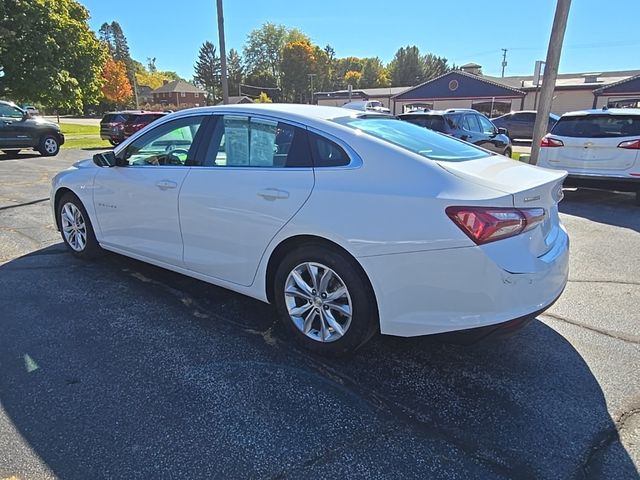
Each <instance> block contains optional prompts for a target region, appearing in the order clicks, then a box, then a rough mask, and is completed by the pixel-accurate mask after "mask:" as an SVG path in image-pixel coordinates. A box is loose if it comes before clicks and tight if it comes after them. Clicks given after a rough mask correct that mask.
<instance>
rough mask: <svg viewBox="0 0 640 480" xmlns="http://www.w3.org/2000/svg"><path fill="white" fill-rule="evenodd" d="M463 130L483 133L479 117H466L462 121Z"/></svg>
mask: <svg viewBox="0 0 640 480" xmlns="http://www.w3.org/2000/svg"><path fill="white" fill-rule="evenodd" d="M462 128H464V129H465V130H467V131H468V132H482V129H481V128H480V124H479V123H478V119H477V115H465V116H464V118H463V119H462Z"/></svg>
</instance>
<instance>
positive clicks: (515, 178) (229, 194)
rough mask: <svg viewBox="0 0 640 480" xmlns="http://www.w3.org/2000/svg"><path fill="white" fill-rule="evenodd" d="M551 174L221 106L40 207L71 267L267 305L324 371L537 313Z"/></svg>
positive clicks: (325, 121)
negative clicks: (101, 267)
mask: <svg viewBox="0 0 640 480" xmlns="http://www.w3.org/2000/svg"><path fill="white" fill-rule="evenodd" d="M163 166H171V168H163ZM565 175H566V174H565V173H564V172H556V171H553V170H548V169H542V168H538V167H534V166H531V165H528V164H524V163H520V162H513V161H511V160H508V159H506V158H505V157H502V156H499V155H493V154H491V153H488V152H487V151H486V150H484V149H481V148H478V147H476V146H474V145H471V144H469V143H466V142H463V141H461V140H458V139H456V138H452V137H448V136H446V135H441V134H438V133H435V132H433V131H430V130H428V129H426V128H420V127H418V126H416V125H412V124H411V123H408V122H403V121H400V120H398V119H396V118H394V117H392V116H389V115H370V114H366V113H364V112H349V111H348V110H345V109H343V108H339V107H318V106H314V105H285V104H255V105H251V104H249V105H224V106H220V107H205V108H199V109H190V110H183V111H180V112H176V113H174V114H172V115H169V116H167V117H165V118H162V119H160V120H158V121H157V122H155V123H154V124H152V125H150V126H149V127H148V128H147V129H146V131H145V132H144V133H142V134H141V135H138V136H136V137H132V138H130V139H128V140H125V141H124V142H123V143H122V144H121V145H119V146H118V147H116V148H115V150H114V151H112V152H106V153H100V154H97V155H95V156H94V159H93V161H91V160H87V161H84V162H82V163H79V164H76V166H75V167H73V168H71V169H68V170H65V171H63V172H61V173H59V174H58V175H56V176H55V178H54V179H53V184H52V190H51V192H52V193H51V205H52V207H53V212H54V214H55V222H56V225H57V227H58V228H59V230H60V231H61V233H62V238H63V240H64V242H65V244H66V246H67V247H68V249H69V251H70V252H71V253H73V254H74V255H76V256H78V257H81V258H91V257H93V256H95V255H97V254H99V252H100V251H101V248H102V249H106V250H111V251H113V252H117V253H120V254H124V255H127V256H131V257H133V258H136V259H138V260H142V261H146V262H149V263H153V264H155V265H158V266H161V267H164V268H168V269H170V270H174V271H177V272H180V273H183V274H186V275H189V276H193V277H195V278H198V279H200V280H204V281H207V282H210V283H213V284H215V285H219V286H222V287H225V288H228V289H231V290H235V291H237V292H240V293H243V294H246V295H249V296H251V297H255V298H257V299H259V300H262V301H266V302H271V303H273V304H275V306H276V309H277V310H278V312H279V313H280V316H281V317H282V320H283V321H284V323H285V325H286V326H287V328H289V329H290V331H291V332H292V334H293V335H294V336H295V337H296V338H297V339H298V340H299V341H300V342H302V343H303V344H304V345H305V346H306V347H308V348H309V349H311V350H313V351H315V352H318V353H322V354H329V355H338V354H343V353H346V352H348V351H352V350H354V349H356V348H358V347H359V346H361V345H363V344H364V343H365V342H366V341H367V340H368V339H369V338H370V337H371V336H372V335H374V334H375V332H377V331H378V330H379V331H381V332H382V333H383V334H389V335H399V336H405V337H408V336H415V335H426V334H435V333H440V332H446V331H454V330H463V329H476V328H481V329H484V330H480V331H481V332H482V333H483V334H487V333H488V332H489V331H491V332H493V331H507V330H510V329H512V328H513V329H516V328H517V327H518V326H519V325H522V324H523V323H526V322H527V321H528V320H529V319H531V318H533V317H534V316H535V315H537V314H539V313H540V312H541V311H543V310H545V309H546V308H548V307H549V306H550V305H551V304H552V303H553V302H554V301H555V300H556V298H557V297H558V296H559V295H560V293H561V292H562V290H563V288H564V287H565V284H566V282H567V273H568V263H567V262H568V255H569V252H568V237H567V233H566V231H565V229H564V228H563V227H562V225H561V224H560V219H559V217H558V207H557V202H558V201H559V199H560V196H561V186H562V181H563V180H564V177H565ZM390 179H392V181H390ZM514 319H515V320H514ZM475 332H476V334H477V333H478V330H475Z"/></svg>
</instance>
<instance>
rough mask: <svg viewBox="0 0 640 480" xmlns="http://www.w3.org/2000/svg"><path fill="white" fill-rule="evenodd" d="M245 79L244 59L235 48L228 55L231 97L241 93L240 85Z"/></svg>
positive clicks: (228, 77)
mask: <svg viewBox="0 0 640 480" xmlns="http://www.w3.org/2000/svg"><path fill="white" fill-rule="evenodd" d="M243 77H244V68H242V58H240V54H239V53H238V51H237V50H236V49H235V48H232V49H231V50H229V55H227V79H228V81H229V95H236V94H239V93H240V84H241V83H242V80H243Z"/></svg>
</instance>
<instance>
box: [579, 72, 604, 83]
mask: <svg viewBox="0 0 640 480" xmlns="http://www.w3.org/2000/svg"><path fill="white" fill-rule="evenodd" d="M600 75H602V74H601V73H585V74H584V75H582V76H583V77H584V83H598V82H599V81H600V80H598V76H600Z"/></svg>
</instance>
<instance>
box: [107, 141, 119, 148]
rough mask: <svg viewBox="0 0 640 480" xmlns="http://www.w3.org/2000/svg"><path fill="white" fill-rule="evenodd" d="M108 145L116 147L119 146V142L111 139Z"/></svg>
mask: <svg viewBox="0 0 640 480" xmlns="http://www.w3.org/2000/svg"><path fill="white" fill-rule="evenodd" d="M109 143H110V144H111V146H113V147H117V146H118V145H120V142H117V141H116V140H111V139H109Z"/></svg>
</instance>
